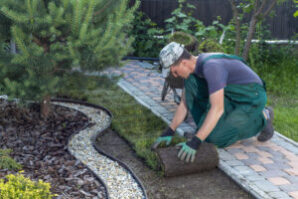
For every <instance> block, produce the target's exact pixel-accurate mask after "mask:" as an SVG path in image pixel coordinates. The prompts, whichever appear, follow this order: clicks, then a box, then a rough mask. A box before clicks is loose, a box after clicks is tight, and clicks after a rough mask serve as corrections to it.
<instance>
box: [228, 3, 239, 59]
mask: <svg viewBox="0 0 298 199" xmlns="http://www.w3.org/2000/svg"><path fill="white" fill-rule="evenodd" d="M229 2H230V4H231V6H232V10H233V14H234V16H233V18H234V21H235V29H236V43H235V55H239V54H240V42H241V36H240V19H239V13H238V10H237V7H236V5H235V3H234V2H233V0H229Z"/></svg>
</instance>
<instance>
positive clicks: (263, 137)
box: [258, 107, 274, 142]
mask: <svg viewBox="0 0 298 199" xmlns="http://www.w3.org/2000/svg"><path fill="white" fill-rule="evenodd" d="M265 109H266V110H267V111H268V112H269V119H267V125H266V126H265V128H264V129H263V131H262V132H261V133H260V134H259V136H258V141H260V142H266V141H267V140H269V139H270V138H272V136H273V134H274V128H273V119H274V113H273V109H272V108H271V107H266V108H265Z"/></svg>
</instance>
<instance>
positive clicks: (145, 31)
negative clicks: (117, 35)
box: [129, 12, 166, 57]
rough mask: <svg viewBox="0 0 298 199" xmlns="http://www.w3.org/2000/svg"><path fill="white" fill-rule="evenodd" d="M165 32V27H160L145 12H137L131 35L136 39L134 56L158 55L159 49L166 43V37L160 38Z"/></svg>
mask: <svg viewBox="0 0 298 199" xmlns="http://www.w3.org/2000/svg"><path fill="white" fill-rule="evenodd" d="M162 34H163V29H161V28H158V27H157V24H156V23H154V22H153V21H152V20H151V19H150V18H149V17H148V16H147V15H146V14H145V13H143V12H136V14H135V20H134V22H133V28H132V29H131V32H130V34H129V35H130V36H132V37H134V38H135V40H134V42H133V43H132V47H133V48H134V53H133V55H134V56H137V57H158V55H159V51H160V50H161V49H162V47H163V46H164V45H165V44H166V39H165V38H158V37H157V36H160V35H162Z"/></svg>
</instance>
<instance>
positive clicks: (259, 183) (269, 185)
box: [254, 180, 280, 192]
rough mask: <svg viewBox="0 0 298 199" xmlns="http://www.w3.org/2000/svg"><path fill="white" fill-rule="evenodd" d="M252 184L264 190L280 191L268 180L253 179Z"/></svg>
mask: <svg viewBox="0 0 298 199" xmlns="http://www.w3.org/2000/svg"><path fill="white" fill-rule="evenodd" d="M254 184H255V185H256V186H257V187H259V188H260V189H262V190H263V191H265V192H272V191H280V189H279V188H278V187H277V186H274V185H273V184H272V183H271V182H268V181H267V180H260V181H255V182H254Z"/></svg>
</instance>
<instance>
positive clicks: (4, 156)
mask: <svg viewBox="0 0 298 199" xmlns="http://www.w3.org/2000/svg"><path fill="white" fill-rule="evenodd" d="M10 153H11V150H10V149H0V169H9V170H20V169H22V165H20V164H18V163H17V162H16V161H15V160H14V159H12V158H11V157H9V154H10Z"/></svg>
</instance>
